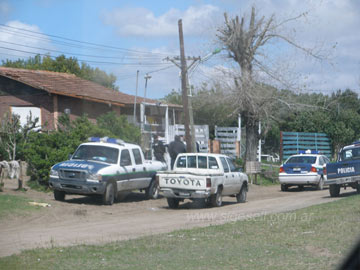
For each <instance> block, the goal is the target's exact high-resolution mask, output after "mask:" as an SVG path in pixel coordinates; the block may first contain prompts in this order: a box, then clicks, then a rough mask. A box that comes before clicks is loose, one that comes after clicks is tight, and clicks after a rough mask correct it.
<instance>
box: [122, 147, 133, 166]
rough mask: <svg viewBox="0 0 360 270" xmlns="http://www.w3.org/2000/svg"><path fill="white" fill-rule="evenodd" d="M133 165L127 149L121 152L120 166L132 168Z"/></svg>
mask: <svg viewBox="0 0 360 270" xmlns="http://www.w3.org/2000/svg"><path fill="white" fill-rule="evenodd" d="M130 165H131V158H130V152H129V150H127V149H124V150H122V151H121V157H120V166H130Z"/></svg>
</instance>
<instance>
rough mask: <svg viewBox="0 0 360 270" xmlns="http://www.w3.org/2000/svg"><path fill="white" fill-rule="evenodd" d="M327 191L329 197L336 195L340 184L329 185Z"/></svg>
mask: <svg viewBox="0 0 360 270" xmlns="http://www.w3.org/2000/svg"><path fill="white" fill-rule="evenodd" d="M329 191H330V196H331V197H338V196H339V194H340V185H337V184H332V185H330V187H329Z"/></svg>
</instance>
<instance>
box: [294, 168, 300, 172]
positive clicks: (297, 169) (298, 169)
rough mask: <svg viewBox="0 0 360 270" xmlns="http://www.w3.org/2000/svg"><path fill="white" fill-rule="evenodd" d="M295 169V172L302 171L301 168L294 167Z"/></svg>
mask: <svg viewBox="0 0 360 270" xmlns="http://www.w3.org/2000/svg"><path fill="white" fill-rule="evenodd" d="M293 171H294V172H300V171H301V168H294V169H293Z"/></svg>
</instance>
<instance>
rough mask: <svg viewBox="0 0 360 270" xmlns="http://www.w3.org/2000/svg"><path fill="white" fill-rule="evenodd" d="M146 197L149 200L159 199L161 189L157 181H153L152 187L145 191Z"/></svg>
mask: <svg viewBox="0 0 360 270" xmlns="http://www.w3.org/2000/svg"><path fill="white" fill-rule="evenodd" d="M145 196H146V198H147V199H153V200H155V199H157V198H158V197H159V187H158V185H157V184H156V181H155V180H154V179H153V180H152V181H151V183H150V186H149V187H148V188H147V189H146V190H145Z"/></svg>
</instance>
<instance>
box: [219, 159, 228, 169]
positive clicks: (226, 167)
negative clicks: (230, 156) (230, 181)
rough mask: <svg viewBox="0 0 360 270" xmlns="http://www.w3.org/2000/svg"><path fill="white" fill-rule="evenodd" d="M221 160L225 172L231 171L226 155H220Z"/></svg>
mask: <svg viewBox="0 0 360 270" xmlns="http://www.w3.org/2000/svg"><path fill="white" fill-rule="evenodd" d="M220 161H221V164H222V165H223V167H224V172H229V171H230V169H229V166H228V164H227V162H226V160H225V158H224V157H220Z"/></svg>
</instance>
